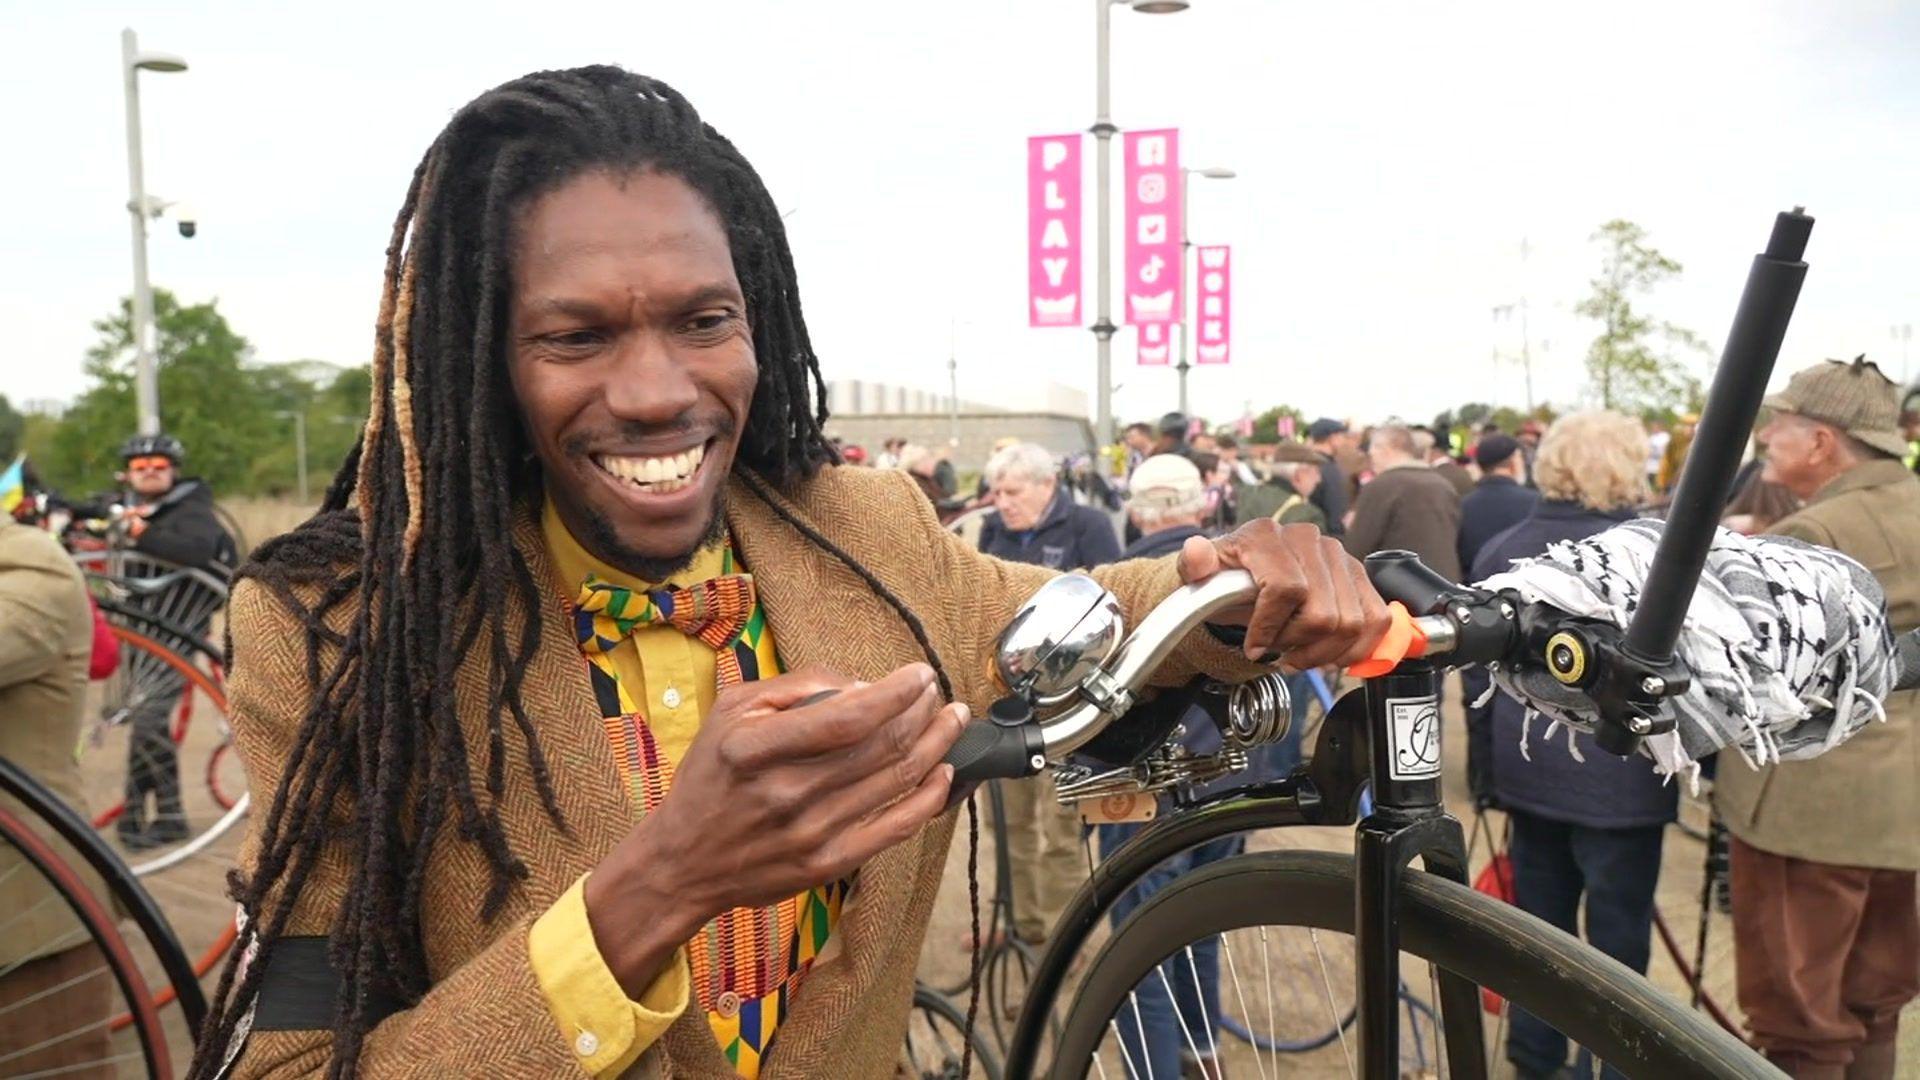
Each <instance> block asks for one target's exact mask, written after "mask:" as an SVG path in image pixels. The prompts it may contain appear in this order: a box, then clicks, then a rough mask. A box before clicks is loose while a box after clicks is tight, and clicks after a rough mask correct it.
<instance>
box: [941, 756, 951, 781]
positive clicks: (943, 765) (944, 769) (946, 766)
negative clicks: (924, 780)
mask: <svg viewBox="0 0 1920 1080" xmlns="http://www.w3.org/2000/svg"><path fill="white" fill-rule="evenodd" d="M940 771H941V772H942V773H944V774H946V777H947V784H948V785H949V786H951V785H952V784H953V766H952V765H951V764H949V763H947V762H944V761H943V762H941V763H940Z"/></svg>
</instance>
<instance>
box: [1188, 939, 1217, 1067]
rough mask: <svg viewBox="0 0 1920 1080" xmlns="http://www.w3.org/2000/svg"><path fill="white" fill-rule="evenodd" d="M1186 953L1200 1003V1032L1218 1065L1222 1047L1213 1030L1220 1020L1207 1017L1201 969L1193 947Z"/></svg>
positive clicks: (1208, 1053)
mask: <svg viewBox="0 0 1920 1080" xmlns="http://www.w3.org/2000/svg"><path fill="white" fill-rule="evenodd" d="M1186 953H1187V972H1188V973H1189V974H1191V975H1192V976H1193V996H1194V997H1195V998H1196V999H1198V1000H1199V1002H1200V1030H1201V1031H1202V1032H1204V1033H1205V1034H1206V1036H1207V1055H1208V1056H1209V1057H1211V1058H1212V1059H1213V1060H1214V1061H1215V1062H1216V1063H1217V1062H1219V1060H1220V1047H1219V1046H1218V1045H1216V1044H1215V1042H1214V1038H1213V1029H1214V1027H1215V1025H1216V1024H1217V1023H1218V1020H1217V1019H1216V1018H1215V1017H1211V1016H1208V1015H1207V989H1206V987H1205V986H1204V985H1203V984H1202V983H1201V982H1200V967H1199V965H1198V964H1197V963H1196V962H1195V961H1194V958H1193V946H1191V945H1189V946H1187V948H1186ZM1216 975H1217V973H1216ZM1218 981H1219V980H1218V978H1217V977H1216V979H1215V982H1216V983H1218ZM1196 1053H1198V1051H1196Z"/></svg>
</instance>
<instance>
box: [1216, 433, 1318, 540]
mask: <svg viewBox="0 0 1920 1080" xmlns="http://www.w3.org/2000/svg"><path fill="white" fill-rule="evenodd" d="M1319 490H1320V455H1319V454H1317V453H1315V452H1314V450H1313V448H1312V447H1310V446H1306V445H1303V444H1301V443H1297V442H1283V443H1281V444H1280V445H1278V446H1276V447H1274V448H1273V459H1272V461H1270V462H1269V463H1268V464H1267V478H1266V479H1265V480H1262V481H1260V482H1259V483H1257V484H1240V485H1239V486H1238V488H1237V489H1236V492H1235V494H1236V496H1237V497H1236V498H1235V499H1234V522H1233V523H1234V524H1235V525H1245V524H1246V523H1247V522H1249V521H1252V520H1254V519H1256V518H1272V519H1273V520H1275V521H1277V522H1279V523H1280V524H1282V525H1292V524H1294V523H1295V522H1304V523H1306V524H1308V525H1312V526H1313V527H1314V528H1316V529H1319V530H1320V531H1321V532H1326V531H1327V515H1326V513H1325V511H1323V510H1321V509H1320V507H1319V506H1318V505H1317V504H1316V503H1314V501H1313V496H1314V493H1315V492H1316V491H1319Z"/></svg>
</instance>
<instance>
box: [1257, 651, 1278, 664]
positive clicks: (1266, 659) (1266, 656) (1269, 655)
mask: <svg viewBox="0 0 1920 1080" xmlns="http://www.w3.org/2000/svg"><path fill="white" fill-rule="evenodd" d="M1278 659H1280V650H1279V649H1268V650H1267V651H1266V652H1263V653H1261V654H1260V655H1259V656H1256V657H1254V661H1255V662H1256V663H1261V664H1271V663H1273V662H1274V661H1276V660H1278Z"/></svg>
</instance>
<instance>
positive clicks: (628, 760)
mask: <svg viewBox="0 0 1920 1080" xmlns="http://www.w3.org/2000/svg"><path fill="white" fill-rule="evenodd" d="M721 569H722V573H721V575H720V576H719V577H715V578H711V579H709V580H707V581H703V582H700V583H699V584H696V585H689V586H684V587H678V588H665V589H654V590H650V591H640V590H634V589H627V588H623V587H621V586H618V585H613V584H609V583H607V582H604V581H600V580H598V579H597V578H593V577H589V578H588V579H587V581H586V583H585V584H584V585H582V586H581V588H580V593H579V595H578V597H577V598H576V599H575V602H574V612H573V614H574V631H575V633H576V635H577V636H578V638H579V641H580V650H581V652H582V653H584V654H585V655H586V658H587V660H588V668H589V671H590V672H591V674H592V678H593V682H594V692H595V696H596V697H597V698H598V699H599V701H600V704H601V713H602V715H603V716H604V717H605V723H606V728H607V737H608V739H609V741H610V742H611V744H612V746H613V751H614V760H615V763H616V765H617V766H618V768H619V770H620V775H621V779H622V780H623V781H625V782H626V785H627V791H628V795H629V797H630V799H631V801H632V803H633V809H634V813H635V815H636V816H638V817H644V816H645V815H647V814H649V813H652V812H653V810H654V809H655V808H656V807H658V806H659V805H660V801H661V800H662V799H664V798H665V797H666V793H667V790H668V788H670V787H671V786H672V784H673V762H672V761H670V760H669V759H668V758H667V757H666V755H665V754H663V753H661V752H660V747H659V744H658V743H657V742H656V741H655V740H654V737H653V732H652V730H651V728H649V727H648V725H647V721H646V718H645V717H644V716H642V715H641V714H640V713H639V712H637V711H633V706H632V703H631V698H630V696H629V695H625V694H622V693H621V691H620V686H619V676H618V674H617V673H616V670H615V667H614V665H613V664H612V663H611V656H610V654H611V653H612V652H613V651H614V650H615V649H617V648H619V646H620V644H621V642H623V641H624V640H625V639H626V637H627V636H628V635H629V634H632V633H633V632H634V631H636V630H639V629H641V628H644V627H648V626H661V625H665V626H672V627H674V628H675V629H677V630H679V631H680V632H681V633H684V634H686V635H687V636H689V637H692V638H694V639H696V640H698V641H699V642H701V643H702V644H704V645H706V646H707V647H709V648H711V649H712V650H713V651H714V659H715V675H716V678H715V682H716V683H717V688H718V689H725V688H726V687H729V686H734V685H737V684H739V683H743V682H753V681H755V680H757V679H759V678H762V677H764V676H768V675H774V674H778V671H777V669H776V670H773V671H763V670H762V664H761V660H760V654H759V645H760V641H761V638H762V637H763V635H764V634H765V630H766V619H765V617H764V616H763V615H762V613H761V611H760V607H759V603H758V600H757V598H756V596H755V593H754V588H753V576H752V575H751V574H743V573H735V572H734V569H735V564H734V559H733V552H732V550H731V548H729V549H728V550H727V552H726V554H725V558H724V559H723V561H722V566H721ZM623 699H625V700H624V701H623ZM849 887H850V886H849V882H847V881H836V882H833V883H831V884H828V885H822V886H819V887H817V888H813V889H809V890H808V891H806V892H804V893H801V894H800V895H798V896H795V897H793V898H791V899H789V900H786V901H783V902H781V903H778V904H774V905H771V906H769V907H764V908H735V909H734V910H732V911H728V912H725V913H723V914H722V915H720V916H719V917H718V918H716V919H714V920H713V921H712V922H710V923H708V924H707V925H706V927H705V928H703V929H702V931H701V934H700V936H699V937H698V938H696V939H694V940H693V941H690V942H688V943H687V958H688V962H689V966H690V968H691V969H692V977H693V994H694V997H695V999H696V1000H698V1001H699V1002H700V1005H701V1007H702V1008H703V1009H705V1010H706V1013H707V1022H708V1024H709V1026H711V1027H712V1029H713V1033H714V1037H715V1039H716V1040H717V1041H718V1042H719V1044H720V1048H721V1050H722V1051H723V1052H724V1053H725V1054H726V1056H727V1060H728V1061H729V1062H731V1063H732V1065H733V1067H734V1069H735V1070H736V1071H737V1072H739V1073H740V1074H741V1075H742V1076H745V1077H748V1078H750V1080H751V1078H753V1077H756V1076H758V1075H759V1071H760V1064H761V1062H762V1060H763V1059H764V1058H765V1056H766V1054H767V1052H768V1051H769V1050H770V1049H771V1048H772V1043H773V1037H774V1034H775V1033H776V1032H777V1030H778V1029H779V1026H780V1022H781V1021H782V1020H783V1019H784V1018H785V1016H786V1013H787V1009H788V1004H789V1001H790V1000H791V997H792V994H793V992H794V990H796V989H797V988H798V987H799V985H800V982H801V980H802V978H803V977H804V976H805V975H806V973H807V970H808V969H809V968H810V967H811V966H812V964H813V961H814V959H815V958H816V957H817V956H818V955H819V953H820V950H821V949H822V948H824V947H825V945H826V943H827V939H828V937H829V935H830V934H831V932H832V930H833V926H834V924H835V923H836V922H838V921H839V915H840V907H841V904H842V903H843V902H844V901H845V899H846V895H847V891H848V889H849Z"/></svg>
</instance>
